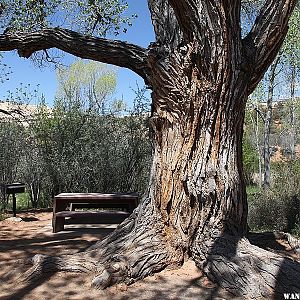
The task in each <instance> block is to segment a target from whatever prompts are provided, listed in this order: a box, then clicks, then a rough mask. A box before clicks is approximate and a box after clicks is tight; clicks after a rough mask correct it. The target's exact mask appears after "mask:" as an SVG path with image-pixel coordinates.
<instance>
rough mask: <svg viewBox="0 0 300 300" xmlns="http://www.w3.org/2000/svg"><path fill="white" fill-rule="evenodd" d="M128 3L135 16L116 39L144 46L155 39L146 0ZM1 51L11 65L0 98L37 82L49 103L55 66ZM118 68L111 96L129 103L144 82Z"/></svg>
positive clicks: (5, 61)
mask: <svg viewBox="0 0 300 300" xmlns="http://www.w3.org/2000/svg"><path fill="white" fill-rule="evenodd" d="M128 4H129V10H128V14H129V15H131V14H133V13H136V14H137V15H138V18H137V19H136V20H134V23H133V26H132V27H130V28H129V29H128V31H127V33H126V34H120V35H119V36H118V37H116V39H120V40H124V41H128V42H130V43H134V44H137V45H140V46H142V47H147V46H148V45H149V43H150V42H151V41H154V33H153V28H152V25H151V19H150V14H149V10H148V7H147V0H128ZM2 54H3V63H5V64H7V65H8V66H10V67H11V71H12V72H13V73H12V74H11V75H10V80H8V81H6V82H5V83H3V84H1V89H0V100H5V99H6V97H7V95H8V93H7V91H9V90H10V91H13V90H15V88H17V87H19V86H20V84H21V83H22V84H28V83H29V84H30V85H31V86H32V87H35V86H36V85H37V84H40V86H39V91H40V92H41V93H43V94H44V96H45V98H46V102H47V103H48V104H49V105H52V103H53V99H54V97H55V92H56V88H57V82H56V73H55V69H54V67H47V68H42V69H39V68H37V67H35V66H34V64H33V63H32V61H31V60H30V59H25V58H20V57H18V55H17V54H16V53H14V52H2ZM67 59H68V61H70V60H72V59H73V57H71V56H70V57H68V58H67ZM74 59H75V58H74ZM117 70H118V71H117V76H118V79H117V90H116V94H115V96H114V97H115V98H116V99H122V97H123V99H124V100H125V101H126V102H127V103H128V104H129V105H130V103H131V101H132V100H133V98H134V95H135V93H134V91H132V89H136V85H137V84H138V85H139V86H140V87H142V86H143V85H144V82H143V80H142V79H141V78H140V77H139V76H138V75H136V74H135V73H133V72H132V71H130V70H127V69H124V68H118V69H117ZM32 104H35V103H32Z"/></svg>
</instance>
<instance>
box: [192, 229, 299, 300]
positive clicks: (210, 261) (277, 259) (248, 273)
mask: <svg viewBox="0 0 300 300" xmlns="http://www.w3.org/2000/svg"><path fill="white" fill-rule="evenodd" d="M195 249H198V250H199V249H200V248H198V247H196V248H195V247H194V251H195ZM203 257H205V259H204V260H203ZM193 258H194V260H195V262H196V264H197V265H198V266H199V267H200V268H202V269H203V270H204V272H205V274H206V275H207V276H208V277H209V278H210V279H211V280H213V281H214V282H217V283H218V284H219V285H220V286H221V287H223V288H225V289H226V290H228V291H230V292H231V293H232V294H234V295H237V296H244V297H246V298H247V299H261V298H264V297H271V296H274V295H275V296H277V295H280V296H281V297H283V293H299V292H300V282H299V278H300V263H299V262H296V261H293V260H291V259H289V258H284V257H282V256H280V255H277V254H274V253H272V252H269V251H266V250H264V249H261V248H259V247H257V246H254V245H251V244H250V242H249V241H248V240H247V239H245V238H238V237H234V236H230V235H224V236H222V237H220V238H218V239H216V240H215V242H214V243H213V245H212V246H211V248H210V250H209V251H208V252H207V253H203V252H198V253H197V252H194V253H193ZM200 258H202V259H200Z"/></svg>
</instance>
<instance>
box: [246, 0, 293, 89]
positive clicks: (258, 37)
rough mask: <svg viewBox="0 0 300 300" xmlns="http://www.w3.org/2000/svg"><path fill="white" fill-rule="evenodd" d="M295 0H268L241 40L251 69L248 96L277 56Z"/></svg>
mask: <svg viewBox="0 0 300 300" xmlns="http://www.w3.org/2000/svg"><path fill="white" fill-rule="evenodd" d="M296 3H297V0H268V1H265V4H264V5H263V7H262V8H261V11H260V13H259V15H258V17H257V18H256V21H255V24H254V26H253V27H252V29H251V31H250V32H249V34H248V35H247V36H246V37H245V38H244V40H243V46H244V54H245V56H246V59H247V61H248V64H249V66H250V68H251V79H250V83H249V91H248V93H249V94H250V93H251V92H252V91H253V90H254V88H255V87H256V85H257V83H258V82H259V81H260V80H261V79H262V77H263V75H264V73H265V72H266V70H267V69H268V67H269V65H270V64H271V62H272V61H273V60H274V58H275V56H276V55H277V53H278V51H279V48H280V47H281V45H282V43H283V40H284V38H285V36H286V33H287V30H288V20H289V16H290V15H291V14H292V11H293V9H294V7H295V5H296Z"/></svg>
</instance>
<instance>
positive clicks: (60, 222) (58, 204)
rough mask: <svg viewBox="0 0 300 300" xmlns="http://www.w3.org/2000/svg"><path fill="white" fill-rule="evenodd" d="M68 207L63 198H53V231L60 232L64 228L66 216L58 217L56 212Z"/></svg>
mask: <svg viewBox="0 0 300 300" xmlns="http://www.w3.org/2000/svg"><path fill="white" fill-rule="evenodd" d="M66 208H67V203H66V202H64V201H62V200H61V199H59V200H57V199H56V198H54V200H53V217H52V228H53V232H54V233H56V232H59V231H62V230H64V225H65V218H64V217H57V216H56V213H57V212H59V211H64V210H66Z"/></svg>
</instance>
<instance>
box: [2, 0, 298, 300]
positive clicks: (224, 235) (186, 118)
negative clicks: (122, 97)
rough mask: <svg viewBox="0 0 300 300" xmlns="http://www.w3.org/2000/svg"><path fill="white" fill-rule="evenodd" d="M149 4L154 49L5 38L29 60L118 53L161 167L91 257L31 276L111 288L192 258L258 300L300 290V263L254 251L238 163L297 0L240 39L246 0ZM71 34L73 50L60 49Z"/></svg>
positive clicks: (268, 11) (271, 10)
mask: <svg viewBox="0 0 300 300" xmlns="http://www.w3.org/2000/svg"><path fill="white" fill-rule="evenodd" d="M148 3H149V8H150V10H151V13H152V17H153V22H154V26H155V30H156V35H157V43H153V44H151V46H150V47H149V49H148V50H142V49H140V48H137V47H135V46H132V45H126V44H116V43H113V44H111V43H110V42H107V41H103V40H99V39H94V38H87V37H82V36H79V35H78V36H76V37H77V38H78V40H79V45H80V47H79V48H78V47H76V49H75V46H76V37H75V35H74V34H73V33H72V34H71V37H74V39H73V40H72V39H71V40H72V42H70V36H69V35H68V34H70V32H65V31H61V30H58V31H55V32H54V33H55V34H56V33H57V32H58V33H61V35H60V38H61V39H62V40H60V42H58V41H57V40H56V39H55V38H53V31H51V30H50V31H43V32H42V35H40V33H34V34H32V38H31V36H30V35H28V34H27V35H25V36H17V37H16V36H4V37H0V50H1V49H2V50H11V49H19V50H22V51H21V54H23V55H24V53H28V55H29V54H30V53H32V51H35V50H39V49H45V48H49V47H54V46H55V47H58V48H60V49H62V50H64V51H67V52H70V53H73V54H75V55H78V56H81V57H82V56H83V55H86V56H85V57H90V58H92V59H96V60H100V61H103V62H112V61H113V59H111V60H108V55H107V54H105V53H104V49H105V47H107V50H111V51H112V53H114V54H118V53H119V54H120V57H121V58H119V59H118V58H117V55H116V56H115V59H116V62H115V64H117V65H123V66H127V67H130V68H131V69H132V70H134V71H135V72H137V73H138V74H140V75H142V76H143V77H144V78H145V79H146V80H147V83H148V84H149V86H151V88H152V90H153V93H152V116H151V120H150V125H151V132H152V138H153V149H154V154H153V165H152V170H151V176H150V183H149V190H148V191H147V193H146V196H145V197H144V199H143V200H142V202H141V204H140V206H139V207H138V208H137V209H136V210H135V211H134V213H133V214H132V215H131V216H130V217H129V218H128V219H127V220H125V221H124V222H123V223H122V224H120V225H119V226H118V227H117V229H116V230H115V231H114V232H113V233H112V234H111V235H109V236H108V237H107V238H105V239H104V240H103V241H99V242H98V243H97V244H95V245H94V246H93V247H91V248H90V249H88V250H87V251H85V252H83V253H80V254H77V255H73V256H63V257H58V258H52V257H44V256H37V257H35V258H34V259H33V260H32V263H33V267H32V268H31V269H29V270H28V272H27V273H26V274H25V277H26V278H34V277H36V276H40V274H41V273H42V272H44V271H48V270H68V271H76V272H93V273H94V274H95V277H94V280H93V282H92V284H93V286H95V287H99V288H105V287H107V286H109V285H111V284H113V283H115V282H120V281H125V282H127V283H132V282H134V281H136V280H138V279H140V278H143V277H145V276H147V275H149V274H152V273H153V272H157V271H159V270H161V269H163V268H165V267H167V266H175V265H180V264H181V263H182V262H183V260H184V259H185V257H192V258H193V259H194V260H195V261H196V263H197V265H198V266H199V267H201V268H202V269H203V270H204V271H205V272H206V273H207V274H208V276H210V278H212V279H214V280H216V281H217V282H219V284H220V285H221V286H223V287H225V288H227V289H229V290H230V291H232V292H233V293H235V294H238V295H244V296H246V297H248V298H249V297H251V298H259V297H262V296H265V295H271V294H272V293H274V291H276V290H277V291H279V292H281V291H284V288H285V287H286V288H287V289H288V290H289V291H290V292H298V291H299V289H300V287H299V284H298V283H297V282H296V279H292V280H289V279H288V278H289V277H290V276H293V278H297V276H299V272H300V265H299V264H298V263H292V262H291V261H287V260H284V259H283V258H281V257H279V256H276V255H274V254H271V253H268V252H266V251H264V250H261V249H259V248H257V247H255V246H251V245H250V243H249V242H248V241H247V239H245V238H244V236H245V234H246V232H247V200H246V193H245V184H244V180H243V168H242V134H243V120H244V111H245V104H246V100H247V97H248V95H249V93H250V92H251V91H252V90H253V88H254V87H255V85H256V84H257V82H258V81H259V79H260V78H261V77H262V76H263V73H264V72H265V70H266V68H267V67H268V65H269V63H270V62H271V61H272V59H274V58H275V56H276V54H277V50H278V48H279V46H280V45H281V43H282V40H283V38H284V35H285V32H286V29H287V20H288V17H289V15H290V13H291V11H292V9H293V7H294V5H295V3H296V0H281V1H279V0H272V1H267V2H266V5H265V6H264V7H263V9H262V12H261V14H260V15H259V17H258V19H257V22H256V24H255V26H254V28H253V29H252V30H251V32H250V33H249V35H248V36H247V37H246V38H245V39H244V40H242V39H241V32H240V26H239V14H240V5H241V1H237V0H234V1H227V0H222V1H219V0H213V1H212V0H209V1H208V0H182V1H175V0H168V1H167V0H159V1H152V0H149V1H148ZM160 8H165V9H166V11H159V9H160ZM160 20H161V23H160V22H159V21H160ZM172 24H173V25H175V28H180V29H178V30H173V31H172V32H170V33H168V34H167V33H165V34H163V33H162V32H163V27H164V26H165V27H166V29H168V28H170V26H172ZM278 28H281V30H278ZM66 33H67V37H66V36H65V34H66ZM64 39H65V40H66V41H68V42H69V43H66V44H67V45H66V46H64V47H62V45H63V44H64ZM98 42H99V43H100V44H99V45H100V46H99V47H97V45H98ZM163 43H168V45H167V46H166V47H165V46H164V45H163ZM56 44H57V45H56ZM26 45H27V46H30V48H29V50H28V49H27V46H26ZM115 45H117V49H118V51H117V52H115V48H114V46H115ZM24 46H26V48H24ZM120 46H121V48H120ZM99 49H100V50H99ZM119 50H120V51H119ZM28 51H29V52H28ZM97 51H99V52H98V53H97ZM86 53H88V56H87V54H86ZM28 55H27V54H26V55H25V56H28ZM127 55H128V56H127ZM126 59H127V61H126ZM135 64H136V66H135Z"/></svg>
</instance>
